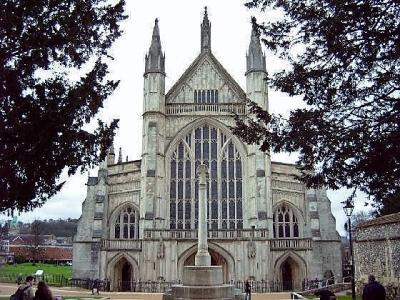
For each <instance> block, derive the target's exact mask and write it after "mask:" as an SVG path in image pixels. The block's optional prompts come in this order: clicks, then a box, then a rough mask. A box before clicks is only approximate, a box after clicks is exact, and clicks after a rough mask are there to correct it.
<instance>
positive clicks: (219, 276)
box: [163, 164, 244, 300]
mask: <svg viewBox="0 0 400 300" xmlns="http://www.w3.org/2000/svg"><path fill="white" fill-rule="evenodd" d="M197 175H198V177H199V227H198V235H197V237H198V238H197V254H196V256H195V265H194V266H185V267H184V268H183V276H182V284H181V285H174V286H172V288H171V290H169V291H168V292H167V293H165V294H164V296H163V300H172V299H243V298H244V297H243V294H242V293H241V291H240V290H237V289H235V287H234V286H233V285H229V284H224V281H223V273H222V267H221V266H211V256H210V254H209V252H208V243H207V202H208V201H207V182H208V170H207V166H206V165H205V164H201V165H199V167H198V170H197Z"/></svg>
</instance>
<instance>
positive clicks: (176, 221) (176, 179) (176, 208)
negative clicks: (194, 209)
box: [174, 146, 179, 229]
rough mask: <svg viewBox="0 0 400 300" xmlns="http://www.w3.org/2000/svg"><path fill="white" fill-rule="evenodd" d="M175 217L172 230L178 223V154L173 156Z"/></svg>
mask: <svg viewBox="0 0 400 300" xmlns="http://www.w3.org/2000/svg"><path fill="white" fill-rule="evenodd" d="M177 147H179V146H177ZM176 151H178V149H177V150H176ZM175 157H176V158H175V183H174V184H175V199H174V200H175V201H174V202H175V216H174V218H175V228H174V229H177V228H178V222H179V219H178V215H179V214H178V198H179V197H178V193H179V191H178V182H179V178H178V165H179V158H178V157H179V156H178V153H176V155H175Z"/></svg>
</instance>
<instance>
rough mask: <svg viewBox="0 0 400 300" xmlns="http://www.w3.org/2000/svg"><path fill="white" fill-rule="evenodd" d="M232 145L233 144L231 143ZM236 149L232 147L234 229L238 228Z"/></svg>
mask: <svg viewBox="0 0 400 300" xmlns="http://www.w3.org/2000/svg"><path fill="white" fill-rule="evenodd" d="M232 145H233V143H232ZM235 156H236V147H235V145H233V157H232V159H233V197H234V199H235V200H234V201H235V228H236V229H237V227H238V216H237V195H236V180H237V178H236V157H235Z"/></svg>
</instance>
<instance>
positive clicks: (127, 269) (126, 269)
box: [121, 262, 132, 291]
mask: <svg viewBox="0 0 400 300" xmlns="http://www.w3.org/2000/svg"><path fill="white" fill-rule="evenodd" d="M131 275H132V266H131V264H130V263H128V262H126V263H125V264H124V265H123V267H122V276H121V277H122V282H121V288H122V291H130V290H131V281H132V278H131Z"/></svg>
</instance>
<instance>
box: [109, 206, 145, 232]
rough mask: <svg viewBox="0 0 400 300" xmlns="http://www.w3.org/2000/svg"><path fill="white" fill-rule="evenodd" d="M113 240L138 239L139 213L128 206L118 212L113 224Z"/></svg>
mask: <svg viewBox="0 0 400 300" xmlns="http://www.w3.org/2000/svg"><path fill="white" fill-rule="evenodd" d="M113 226H114V231H113V232H114V238H115V239H137V238H138V237H139V213H138V211H136V210H134V209H133V207H131V206H128V207H126V208H124V209H123V210H121V211H120V213H119V214H118V216H117V218H116V220H115V223H114V225H113Z"/></svg>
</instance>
